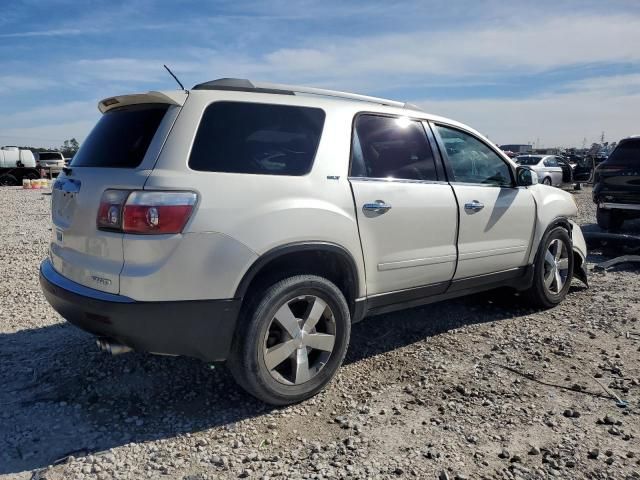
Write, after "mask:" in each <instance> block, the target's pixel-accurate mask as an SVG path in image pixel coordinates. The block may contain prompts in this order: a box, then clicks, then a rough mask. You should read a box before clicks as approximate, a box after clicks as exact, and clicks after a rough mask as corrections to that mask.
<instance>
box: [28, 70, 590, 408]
mask: <svg viewBox="0 0 640 480" xmlns="http://www.w3.org/2000/svg"><path fill="white" fill-rule="evenodd" d="M99 109H100V111H101V112H102V113H103V115H102V117H101V119H100V121H99V122H98V124H97V125H96V127H95V128H94V129H93V131H92V132H91V134H90V135H89V137H88V138H87V139H86V140H85V142H84V144H83V145H82V148H81V149H80V151H79V152H78V153H77V154H76V156H75V157H74V159H73V162H72V163H71V165H70V166H69V167H67V168H65V172H64V173H63V174H61V175H60V177H59V178H58V180H57V181H56V183H55V185H54V189H53V195H52V217H53V227H54V228H53V238H52V241H51V248H50V253H49V258H47V259H46V260H44V262H43V263H42V266H41V270H40V279H41V283H42V288H43V290H44V293H45V295H46V297H47V299H48V301H49V302H50V303H51V305H52V306H53V307H54V308H55V309H56V310H57V311H58V312H59V313H60V314H61V315H62V316H63V317H64V318H66V319H67V320H68V321H69V322H71V323H73V324H75V325H77V326H79V327H80V328H82V329H84V330H87V331H89V332H92V333H94V334H95V335H97V336H99V345H101V347H102V348H103V349H105V350H108V351H111V352H112V353H118V352H123V351H127V350H130V349H134V350H140V351H149V352H155V353H162V354H173V355H189V356H193V357H198V358H201V359H203V360H206V361H226V362H227V364H228V366H229V367H230V369H231V371H232V372H233V375H234V376H235V378H236V379H237V381H238V382H239V383H240V384H241V385H242V386H243V387H244V388H245V389H246V390H247V391H249V392H250V393H252V394H253V395H255V396H256V397H258V398H260V399H262V400H264V401H266V402H269V403H272V404H288V403H292V402H297V401H300V400H302V399H305V398H308V397H310V396H312V395H314V394H315V393H317V392H318V391H319V390H320V389H322V388H323V387H324V386H325V385H326V384H327V383H328V382H329V381H330V380H331V378H332V377H333V376H334V375H335V373H336V371H337V369H338V368H339V366H340V364H341V362H342V360H343V358H344V356H345V353H346V350H347V345H348V343H349V333H350V328H351V324H352V323H353V322H356V321H359V320H361V319H363V318H364V317H366V316H369V315H375V314H379V313H383V312H390V311H393V310H399V309H402V308H406V307H412V306H417V305H423V304H426V303H429V302H434V301H438V300H442V299H447V298H452V297H457V296H461V295H466V294H469V293H474V292H478V291H482V290H489V289H493V288H497V287H504V286H508V287H512V288H513V289H514V290H517V291H521V292H525V293H526V295H524V296H526V297H528V298H529V299H530V300H532V301H533V302H534V303H536V304H537V305H539V306H542V307H552V306H553V305H555V304H557V303H559V302H560V301H562V299H563V298H564V297H565V295H566V294H567V292H568V290H569V286H570V283H571V279H572V277H573V276H574V274H575V276H577V277H579V278H580V279H582V280H583V281H585V282H586V270H585V257H586V247H585V242H584V239H583V237H582V233H581V231H580V228H579V227H577V226H576V224H575V223H573V222H572V221H571V218H572V217H574V216H575V215H576V213H577V208H576V204H575V202H574V201H573V199H572V196H571V195H570V194H568V193H566V192H563V191H561V190H559V189H555V188H549V187H547V186H544V185H536V180H535V174H532V172H531V170H529V169H527V168H526V167H518V166H517V165H516V164H515V163H513V162H512V161H511V160H510V159H509V158H508V157H506V156H505V155H504V154H503V153H502V152H501V151H500V150H499V149H498V148H496V147H495V146H494V145H493V144H492V143H491V142H489V141H488V140H487V139H485V138H484V137H483V136H481V135H480V134H478V133H477V132H476V131H474V130H472V129H470V128H469V127H466V126H465V125H462V124H460V123H458V122H454V121H452V120H447V119H445V118H441V117H436V116H433V115H430V114H427V113H424V112H422V111H420V110H418V109H417V108H416V107H413V106H411V105H407V104H404V103H399V102H394V101H390V100H385V99H380V98H373V97H365V96H361V95H355V94H347V93H342V92H334V91H327V90H319V89H312V88H304V87H295V86H285V85H274V84H260V83H252V82H249V81H247V80H234V79H222V80H216V81H212V82H207V83H203V84H200V85H196V86H195V87H194V88H193V89H191V90H189V91H172V92H149V93H146V94H135V95H124V96H117V97H113V98H108V99H105V100H103V101H101V102H100V103H99Z"/></svg>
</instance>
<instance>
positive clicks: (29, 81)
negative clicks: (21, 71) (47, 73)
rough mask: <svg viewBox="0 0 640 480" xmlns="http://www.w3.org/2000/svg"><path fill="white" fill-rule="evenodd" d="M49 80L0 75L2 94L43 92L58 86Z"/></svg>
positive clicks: (0, 92) (0, 91)
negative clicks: (28, 91) (29, 91)
mask: <svg viewBox="0 0 640 480" xmlns="http://www.w3.org/2000/svg"><path fill="white" fill-rule="evenodd" d="M57 84H58V82H56V81H54V80H50V79H47V78H41V77H39V76H38V77H36V76H28V75H0V94H3V93H12V94H13V93H16V92H19V91H24V90H43V89H47V88H51V87H53V86H55V85H57Z"/></svg>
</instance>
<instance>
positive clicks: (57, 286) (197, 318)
mask: <svg viewBox="0 0 640 480" xmlns="http://www.w3.org/2000/svg"><path fill="white" fill-rule="evenodd" d="M40 284H41V286H42V291H43V292H44V295H45V297H46V299H47V301H48V302H49V303H50V304H51V306H52V307H53V308H54V309H55V310H56V311H57V312H58V313H59V314H60V315H62V317H63V318H65V319H66V320H67V321H68V322H70V323H72V324H73V325H75V326H77V327H79V328H81V329H83V330H85V331H87V332H89V333H93V334H94V335H98V336H103V337H108V338H110V339H112V340H115V341H118V342H120V343H122V344H124V345H127V346H129V347H131V348H133V349H134V350H139V351H146V352H153V353H161V354H168V355H186V356H190V357H196V358H200V359H202V360H206V361H221V360H226V358H227V356H228V354H229V349H230V347H231V342H232V339H233V333H234V331H235V326H236V321H237V317H238V312H239V310H240V300H237V299H229V300H192V301H171V302H138V301H135V300H132V299H130V298H128V297H124V296H122V295H113V294H108V293H104V292H100V291H98V290H94V289H91V288H87V287H85V286H83V285H80V284H78V283H75V282H72V281H71V280H69V279H67V278H66V277H64V276H62V275H60V274H59V273H58V272H56V271H55V270H54V268H53V266H52V264H51V262H50V260H49V259H46V260H44V261H43V262H42V264H41V266H40Z"/></svg>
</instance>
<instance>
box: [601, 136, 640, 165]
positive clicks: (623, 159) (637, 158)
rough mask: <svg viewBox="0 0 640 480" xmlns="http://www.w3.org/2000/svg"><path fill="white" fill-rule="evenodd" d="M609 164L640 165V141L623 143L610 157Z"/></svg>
mask: <svg viewBox="0 0 640 480" xmlns="http://www.w3.org/2000/svg"><path fill="white" fill-rule="evenodd" d="M607 163H611V164H618V165H634V166H635V165H640V140H627V141H626V142H622V143H621V144H620V145H618V146H617V147H616V149H615V150H614V151H613V153H611V155H609V159H608V160H607Z"/></svg>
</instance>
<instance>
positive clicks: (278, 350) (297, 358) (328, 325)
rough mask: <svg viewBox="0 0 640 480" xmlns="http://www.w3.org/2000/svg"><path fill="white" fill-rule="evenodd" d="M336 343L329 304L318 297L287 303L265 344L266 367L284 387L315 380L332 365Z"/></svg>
mask: <svg viewBox="0 0 640 480" xmlns="http://www.w3.org/2000/svg"><path fill="white" fill-rule="evenodd" d="M335 340H336V321H335V318H334V315H333V312H332V311H331V308H330V307H329V306H328V305H327V303H326V302H325V301H324V300H322V299H321V298H319V297H316V296H315V295H304V296H299V297H295V298H293V299H291V300H287V301H286V302H285V303H284V304H283V305H282V306H281V307H280V308H279V309H278V311H277V312H276V314H275V315H274V317H273V319H272V320H271V323H270V324H269V328H268V330H267V335H266V337H265V341H264V348H263V358H264V363H265V365H266V367H267V370H269V373H270V374H271V376H272V377H273V378H274V379H275V380H277V381H278V382H280V383H284V384H285V385H300V384H301V383H305V382H307V381H309V380H311V379H312V378H313V377H315V376H316V375H317V374H318V372H319V371H320V370H322V368H323V367H324V366H325V365H326V363H327V362H328V361H329V357H330V356H331V353H332V352H333V346H334V344H335Z"/></svg>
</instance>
